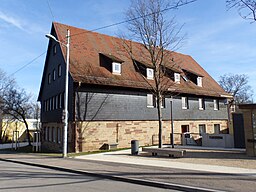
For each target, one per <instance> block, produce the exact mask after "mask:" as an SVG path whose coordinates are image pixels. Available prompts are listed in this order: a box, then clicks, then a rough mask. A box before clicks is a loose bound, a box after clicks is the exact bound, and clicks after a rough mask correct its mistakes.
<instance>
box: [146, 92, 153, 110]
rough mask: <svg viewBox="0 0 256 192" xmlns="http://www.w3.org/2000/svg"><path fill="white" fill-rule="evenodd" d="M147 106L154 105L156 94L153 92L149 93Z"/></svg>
mask: <svg viewBox="0 0 256 192" xmlns="http://www.w3.org/2000/svg"><path fill="white" fill-rule="evenodd" d="M147 107H154V96H153V94H147Z"/></svg>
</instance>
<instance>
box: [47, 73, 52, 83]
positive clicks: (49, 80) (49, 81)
mask: <svg viewBox="0 0 256 192" xmlns="http://www.w3.org/2000/svg"><path fill="white" fill-rule="evenodd" d="M48 84H51V73H49V74H48Z"/></svg>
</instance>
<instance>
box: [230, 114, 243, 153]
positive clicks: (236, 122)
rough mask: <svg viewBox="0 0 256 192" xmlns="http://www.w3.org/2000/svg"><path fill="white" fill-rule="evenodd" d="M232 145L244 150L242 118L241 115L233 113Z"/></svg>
mask: <svg viewBox="0 0 256 192" xmlns="http://www.w3.org/2000/svg"><path fill="white" fill-rule="evenodd" d="M232 116H233V129H234V145H235V148H245V138H244V118H243V114H241V113H233V114H232Z"/></svg>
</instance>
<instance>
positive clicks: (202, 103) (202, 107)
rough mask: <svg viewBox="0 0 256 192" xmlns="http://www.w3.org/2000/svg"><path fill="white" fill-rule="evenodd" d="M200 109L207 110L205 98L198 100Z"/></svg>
mask: <svg viewBox="0 0 256 192" xmlns="http://www.w3.org/2000/svg"><path fill="white" fill-rule="evenodd" d="M198 107H199V110H204V109H205V105H204V99H203V98H199V99H198Z"/></svg>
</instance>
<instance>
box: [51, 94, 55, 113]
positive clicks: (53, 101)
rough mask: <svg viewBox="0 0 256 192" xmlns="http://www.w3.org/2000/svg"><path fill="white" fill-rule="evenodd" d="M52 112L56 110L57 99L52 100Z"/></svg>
mask: <svg viewBox="0 0 256 192" xmlns="http://www.w3.org/2000/svg"><path fill="white" fill-rule="evenodd" d="M52 110H55V97H53V98H52Z"/></svg>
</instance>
